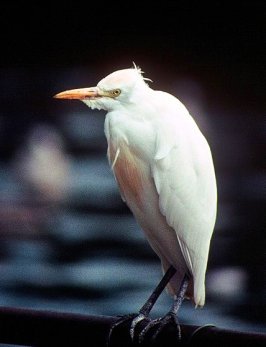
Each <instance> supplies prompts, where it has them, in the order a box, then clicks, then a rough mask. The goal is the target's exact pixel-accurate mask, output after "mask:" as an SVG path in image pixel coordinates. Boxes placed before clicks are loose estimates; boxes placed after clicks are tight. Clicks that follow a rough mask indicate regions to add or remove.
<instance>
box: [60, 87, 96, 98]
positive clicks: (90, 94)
mask: <svg viewBox="0 0 266 347" xmlns="http://www.w3.org/2000/svg"><path fill="white" fill-rule="evenodd" d="M100 96H101V95H100V94H99V91H98V88H96V87H92V88H81V89H71V90H66V91H64V92H61V93H58V94H56V95H55V96H54V98H56V99H77V100H84V99H95V98H97V97H100Z"/></svg>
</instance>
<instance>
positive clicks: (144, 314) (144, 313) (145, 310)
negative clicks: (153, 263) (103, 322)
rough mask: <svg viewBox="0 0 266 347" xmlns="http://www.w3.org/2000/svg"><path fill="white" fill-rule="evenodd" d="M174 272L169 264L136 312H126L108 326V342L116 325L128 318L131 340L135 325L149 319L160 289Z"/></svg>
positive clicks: (160, 291) (162, 288)
mask: <svg viewBox="0 0 266 347" xmlns="http://www.w3.org/2000/svg"><path fill="white" fill-rule="evenodd" d="M175 273H176V269H175V268H174V267H173V266H170V267H169V269H168V270H167V271H166V273H165V274H164V276H163V278H162V279H161V281H160V282H159V284H158V285H157V287H156V288H155V289H154V291H153V292H152V294H151V295H150V297H149V298H148V300H147V301H146V302H145V304H144V305H143V306H142V307H141V309H140V310H139V312H138V314H135V313H133V314H128V315H125V316H122V317H120V318H119V319H118V320H117V321H116V322H115V323H114V324H113V325H112V327H111V328H110V331H109V338H108V341H109V344H110V339H111V335H112V333H113V330H114V329H115V328H116V327H118V326H119V325H121V324H123V323H126V322H127V321H129V320H130V319H132V323H131V327H130V336H131V339H132V340H133V339H134V334H135V328H136V325H137V324H138V323H139V322H141V321H142V320H144V319H149V318H148V316H149V313H150V311H151V309H152V308H153V306H154V304H155V303H156V301H157V299H158V297H159V296H160V294H161V293H162V291H163V290H164V288H165V287H166V285H167V284H168V282H169V281H170V279H171V278H172V277H173V276H174V274H175ZM109 344H108V345H109Z"/></svg>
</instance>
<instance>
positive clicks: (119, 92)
mask: <svg viewBox="0 0 266 347" xmlns="http://www.w3.org/2000/svg"><path fill="white" fill-rule="evenodd" d="M111 93H112V96H114V97H116V96H118V95H120V94H121V90H120V89H114V90H112V92H111Z"/></svg>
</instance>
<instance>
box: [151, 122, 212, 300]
mask: <svg viewBox="0 0 266 347" xmlns="http://www.w3.org/2000/svg"><path fill="white" fill-rule="evenodd" d="M189 121H190V122H191V120H189ZM191 124H192V125H193V126H192V127H191ZM168 126H169V125H168ZM163 127H164V125H162V126H161V127H160V130H159V132H158V134H157V146H156V151H157V153H155V156H154V161H153V165H152V175H153V179H154V183H155V187H156V190H157V192H158V195H159V208H160V211H161V213H162V214H163V215H164V216H165V217H166V220H167V222H168V224H169V225H170V226H171V227H172V228H173V229H174V230H175V232H176V236H177V239H178V242H179V245H180V248H181V251H182V255H183V257H184V259H185V262H186V264H187V267H188V269H189V271H190V273H191V274H192V275H193V278H194V301H195V303H196V305H203V304H204V300H205V286H204V281H205V272H206V266H207V260H208V252H209V244H210V239H211V235H212V232H213V228H214V223H215V217H216V183H215V174H214V169H213V162H212V157H211V152H210V149H209V146H208V144H207V142H206V140H205V138H204V137H203V135H202V134H201V132H200V131H199V129H198V128H197V126H196V125H195V124H193V123H190V127H187V129H188V128H189V129H190V131H189V132H186V131H185V132H183V133H182V132H181V131H180V130H178V129H175V128H174V127H171V129H170V128H169V127H168V129H164V130H162V129H163ZM183 129H184V127H183ZM185 129H186V127H185ZM167 131H168V132H169V133H170V134H171V136H170V137H169V136H168V137H165V135H166V134H167ZM173 134H175V135H176V136H173ZM169 139H170V141H169ZM164 142H167V150H166V149H165V148H163V146H165V145H164ZM169 143H170V145H169ZM169 146H170V148H169ZM158 153H159V154H158Z"/></svg>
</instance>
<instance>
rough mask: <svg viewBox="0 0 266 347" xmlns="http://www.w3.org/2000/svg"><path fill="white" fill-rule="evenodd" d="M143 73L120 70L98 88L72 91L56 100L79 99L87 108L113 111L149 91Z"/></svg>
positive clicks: (135, 69) (58, 95)
mask: <svg viewBox="0 0 266 347" xmlns="http://www.w3.org/2000/svg"><path fill="white" fill-rule="evenodd" d="M145 80H148V79H146V78H144V77H143V76H142V71H141V70H140V69H139V68H137V67H136V65H134V68H131V69H124V70H118V71H115V72H113V73H111V74H110V75H108V76H106V77H105V78H103V79H102V80H101V81H100V82H99V83H98V84H97V86H96V87H90V88H81V89H71V90H66V91H64V92H61V93H58V94H56V95H55V96H54V97H55V98H56V99H77V100H80V101H82V102H84V103H85V104H86V105H87V106H89V107H90V108H92V109H94V108H97V109H99V110H101V109H103V110H106V111H112V110H115V109H118V108H119V107H123V105H125V104H128V103H134V102H137V101H138V96H139V94H140V93H141V94H143V93H145V92H147V90H149V86H148V85H147V84H146V82H145Z"/></svg>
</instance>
